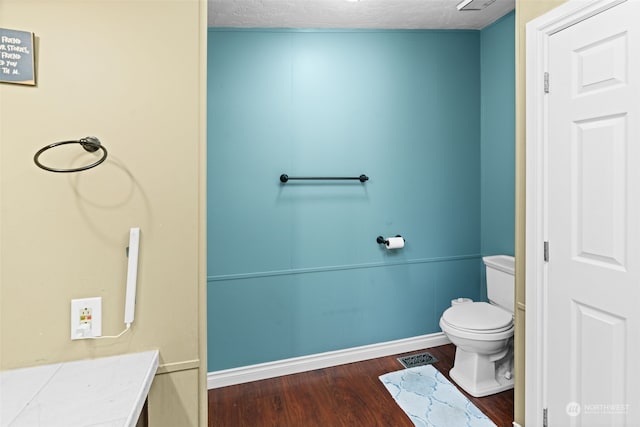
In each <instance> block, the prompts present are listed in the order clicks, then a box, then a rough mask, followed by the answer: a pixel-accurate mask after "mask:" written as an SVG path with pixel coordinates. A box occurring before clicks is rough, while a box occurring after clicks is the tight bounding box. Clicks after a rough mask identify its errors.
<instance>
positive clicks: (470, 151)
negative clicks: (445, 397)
mask: <svg viewBox="0 0 640 427" xmlns="http://www.w3.org/2000/svg"><path fill="white" fill-rule="evenodd" d="M481 39H482V35H481V33H480V32H477V31H295V30H252V31H248V30H233V29H230V30H223V29H210V32H209V44H208V46H209V47H208V48H209V55H208V73H209V82H208V140H209V148H208V159H207V160H208V170H209V174H208V190H207V191H208V313H209V314H208V316H209V321H208V342H209V351H208V354H209V358H208V370H209V371H215V370H220V369H227V368H233V367H237V366H245V365H250V364H255V363H262V362H267V361H272V360H279V359H284V358H290V357H296V356H302V355H307V354H313V353H319V352H325V351H331V350H337V349H343V348H349V347H354V346H359V345H366V344H373V343H378V342H384V341H389V340H395V339H400V338H407V337H412V336H416V335H422V334H427V333H433V332H439V331H440V329H439V327H438V319H439V317H440V315H441V313H442V311H443V310H444V309H445V308H446V307H447V306H448V305H449V303H450V300H451V299H452V298H454V297H459V296H467V297H471V298H474V299H478V298H481V296H482V292H481V288H482V286H481V278H482V275H481V274H480V272H481V270H482V268H481V262H480V253H481V238H480V236H481V200H480V194H481V162H480V159H481V149H482V147H481V126H480V123H481V96H480V93H481V70H480V64H481V54H480V51H481V49H480V43H481ZM512 103H513V101H512ZM281 173H287V174H289V175H291V176H305V175H307V176H311V175H317V176H328V175H339V176H344V175H350V176H351V175H354V176H357V175H359V174H361V173H365V174H367V175H368V176H369V177H370V181H368V182H367V183H365V184H361V183H359V182H357V181H355V182H350V181H347V182H314V183H309V182H306V183H305V182H303V181H298V182H290V183H288V184H285V185H283V184H281V183H280V182H279V180H278V177H279V176H280V174H281ZM395 234H402V235H403V236H405V238H406V239H407V243H406V246H405V248H403V249H401V250H397V251H388V250H386V249H384V248H383V247H382V246H381V245H378V244H377V243H376V242H375V238H376V236H378V235H384V236H391V235H395Z"/></svg>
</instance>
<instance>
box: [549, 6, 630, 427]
mask: <svg viewBox="0 0 640 427" xmlns="http://www.w3.org/2000/svg"><path fill="white" fill-rule="evenodd" d="M548 52H549V56H548V59H549V62H548V70H549V83H550V84H549V94H548V98H547V99H548V110H547V111H548V114H549V116H548V123H549V128H548V141H547V144H548V145H547V146H548V151H547V153H548V157H547V159H546V164H547V180H546V183H547V193H546V194H547V198H546V203H547V211H546V216H545V223H546V226H547V236H548V241H549V262H548V270H547V271H548V277H547V281H546V300H545V304H546V331H545V334H546V338H545V353H546V359H545V360H546V362H545V367H546V375H545V378H546V381H545V390H544V396H545V397H546V399H544V400H546V406H547V408H548V425H549V426H551V427H556V426H557V427H565V426H640V369H639V367H640V127H639V124H640V60H639V58H640V2H639V1H636V0H630V1H627V2H625V3H622V4H620V5H618V6H615V7H613V8H611V9H608V10H606V11H604V12H601V13H598V14H597V15H595V16H592V17H590V18H588V19H585V20H583V21H581V22H579V23H577V24H575V25H572V26H570V27H568V28H566V29H564V30H562V31H560V32H558V33H556V34H554V35H552V36H551V37H550V38H549V50H548Z"/></svg>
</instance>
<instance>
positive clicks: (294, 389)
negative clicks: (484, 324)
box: [209, 344, 513, 427]
mask: <svg viewBox="0 0 640 427" xmlns="http://www.w3.org/2000/svg"><path fill="white" fill-rule="evenodd" d="M425 350H426V351H428V352H430V353H431V354H432V355H433V356H435V357H436V358H437V359H438V360H439V361H438V362H437V363H434V366H435V367H436V368H437V369H438V370H439V371H440V372H442V373H443V374H444V375H445V376H446V377H447V378H448V379H449V380H451V378H449V369H451V367H452V366H453V359H454V355H455V347H454V346H453V345H452V344H448V345H444V346H439V347H432V348H429V349H425ZM415 353H420V351H414V352H411V353H406V354H415ZM404 355H405V354H401V355H396V356H389V357H382V358H379V359H372V360H367V361H363V362H357V363H350V364H346V365H340V366H335V367H331V368H325V369H317V370H315V371H310V372H304V373H300V374H294V375H287V376H283V377H278V378H271V379H267V380H262V381H255V382H251V383H246V384H239V385H233V386H228V387H222V388H217V389H212V390H209V426H210V427H243V426H247V427H342V426H344V427H360V426H362V427H376V426H381V427H382V426H384V427H412V426H413V423H412V422H411V421H410V420H409V418H408V417H407V416H406V415H405V413H404V412H403V411H402V409H400V407H399V406H398V405H397V404H396V403H395V402H394V400H393V398H392V397H391V395H390V394H389V393H388V392H387V390H386V389H385V388H384V386H383V385H382V382H380V380H379V379H378V377H379V376H380V375H382V374H385V373H387V372H392V371H397V370H400V369H403V366H402V365H401V364H400V362H398V361H397V357H400V356H404ZM463 394H465V395H466V396H467V397H468V398H469V399H470V400H471V401H472V402H473V403H474V404H475V405H476V406H477V407H478V408H479V409H480V410H481V411H482V412H484V413H485V414H486V415H487V416H488V417H489V418H491V419H492V420H493V422H494V423H496V425H497V426H499V427H510V426H511V425H512V421H513V390H508V391H505V392H502V393H498V394H495V395H492V396H487V397H483V398H474V397H472V396H469V395H468V394H466V393H464V391H463Z"/></svg>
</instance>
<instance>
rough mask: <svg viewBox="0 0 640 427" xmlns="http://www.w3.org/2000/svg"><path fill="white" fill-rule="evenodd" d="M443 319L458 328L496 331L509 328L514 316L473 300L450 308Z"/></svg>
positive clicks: (443, 315)
mask: <svg viewBox="0 0 640 427" xmlns="http://www.w3.org/2000/svg"><path fill="white" fill-rule="evenodd" d="M442 319H443V320H444V321H445V322H447V323H448V324H449V325H451V326H453V327H455V328H458V329H466V330H470V331H496V330H505V329H508V328H509V327H510V326H511V324H512V321H513V316H512V315H511V313H509V312H507V311H506V310H503V309H500V308H498V307H494V306H493V305H491V304H488V303H486V302H471V303H466V304H457V305H454V306H453V307H451V308H448V309H447V310H445V312H444V313H443V314H442Z"/></svg>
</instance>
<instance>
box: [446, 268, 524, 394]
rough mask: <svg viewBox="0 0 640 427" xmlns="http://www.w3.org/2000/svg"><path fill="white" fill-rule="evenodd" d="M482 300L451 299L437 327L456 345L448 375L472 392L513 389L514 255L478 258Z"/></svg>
mask: <svg viewBox="0 0 640 427" xmlns="http://www.w3.org/2000/svg"><path fill="white" fill-rule="evenodd" d="M483 261H484V263H485V266H486V269H487V295H488V296H489V303H486V302H464V303H456V304H452V306H451V307H450V308H448V309H447V310H445V312H444V313H443V314H442V317H441V318H440V328H441V329H442V332H444V333H445V334H446V335H447V337H448V338H449V340H450V341H451V342H452V343H453V344H454V345H455V346H456V355H455V359H454V365H453V368H452V369H451V370H450V371H449V375H450V376H451V379H452V380H453V381H454V382H455V383H456V384H458V385H459V386H460V387H461V388H462V389H464V390H465V391H466V392H467V393H469V394H470V395H472V396H474V397H483V396H488V395H490V394H495V393H499V392H501V391H504V390H508V389H511V388H513V331H514V325H513V305H514V277H513V270H514V259H513V257H510V256H506V255H498V256H493V257H484V258H483Z"/></svg>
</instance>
